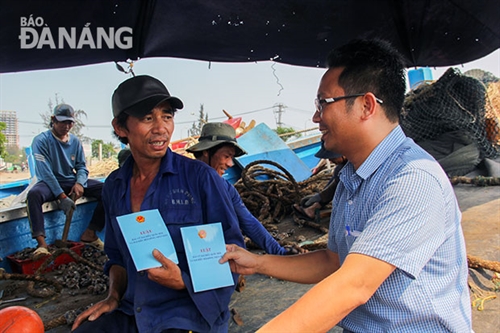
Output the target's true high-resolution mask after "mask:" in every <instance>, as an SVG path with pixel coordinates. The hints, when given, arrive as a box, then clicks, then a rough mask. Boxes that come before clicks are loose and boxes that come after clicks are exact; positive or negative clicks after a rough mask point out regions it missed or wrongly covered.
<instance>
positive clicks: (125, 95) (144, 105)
mask: <svg viewBox="0 0 500 333" xmlns="http://www.w3.org/2000/svg"><path fill="white" fill-rule="evenodd" d="M167 100H168V101H169V102H170V105H171V106H172V107H173V108H175V109H182V108H183V107H184V104H183V103H182V101H181V100H180V99H178V98H177V97H174V96H171V95H170V93H169V92H168V89H167V87H165V85H164V84H163V83H161V82H160V80H158V79H155V78H154V77H151V76H149V75H139V76H134V77H132V78H130V79H128V80H126V81H123V82H122V83H121V84H120V85H119V86H118V88H116V90H115V91H114V93H113V97H112V101H111V103H112V108H113V116H114V117H117V116H118V115H119V114H120V113H122V112H125V113H127V114H129V115H131V116H134V117H142V116H144V115H145V114H148V113H149V112H151V110H153V109H154V107H155V106H157V105H158V104H160V103H161V102H163V101H167Z"/></svg>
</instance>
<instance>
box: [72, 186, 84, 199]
mask: <svg viewBox="0 0 500 333" xmlns="http://www.w3.org/2000/svg"><path fill="white" fill-rule="evenodd" d="M83 191H84V188H83V186H82V184H80V183H76V184H75V185H73V187H72V188H71V191H69V195H70V196H71V195H74V196H75V201H76V200H78V199H80V198H81V197H82V196H83Z"/></svg>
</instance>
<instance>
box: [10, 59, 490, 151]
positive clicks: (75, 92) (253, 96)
mask: <svg viewBox="0 0 500 333" xmlns="http://www.w3.org/2000/svg"><path fill="white" fill-rule="evenodd" d="M120 64H121V65H122V66H126V65H127V64H126V63H120ZM453 67H457V68H458V69H460V71H461V72H465V71H467V70H470V69H482V70H485V71H489V72H491V73H492V74H494V75H495V76H497V77H500V50H496V51H495V52H493V53H491V54H490V55H488V56H486V57H484V58H482V59H479V60H476V61H473V62H471V63H467V64H462V65H456V66H453ZM448 68H449V67H441V68H431V70H432V75H433V77H432V79H434V80H437V79H439V77H440V76H441V75H442V74H443V73H444V72H445V71H446V70H447V69H448ZM133 71H134V73H135V74H136V75H142V74H146V75H151V76H154V77H156V78H158V79H159V80H161V81H162V82H163V83H164V84H165V85H166V86H167V88H168V90H169V91H170V94H171V95H173V96H176V97H178V98H180V99H181V100H182V101H183V102H184V109H182V110H180V111H179V112H177V114H176V116H175V123H176V125H175V131H174V134H173V137H172V140H178V139H181V138H185V137H187V136H188V129H190V128H191V126H192V124H193V122H196V121H197V119H198V116H199V110H200V106H201V105H203V107H204V111H205V113H207V114H208V116H209V121H223V120H225V119H227V117H226V116H225V115H224V113H223V111H222V110H226V111H227V112H228V113H229V114H231V115H232V116H234V117H237V116H239V117H242V120H243V121H244V122H246V123H247V124H248V123H249V122H250V121H251V120H255V121H256V122H257V123H261V122H264V123H266V124H267V125H268V126H269V127H271V128H276V126H277V122H278V120H279V114H278V113H277V111H278V107H277V105H278V104H282V105H284V106H285V107H286V108H284V112H283V113H281V123H282V126H284V127H293V128H294V129H296V130H303V129H306V128H307V129H309V128H314V127H316V125H315V124H314V123H313V122H312V121H311V118H312V115H313V112H314V103H313V100H314V98H315V96H316V90H317V88H318V84H319V80H320V78H321V76H322V75H323V73H324V72H325V69H324V68H308V67H299V66H291V65H284V64H279V63H274V62H271V61H266V62H258V63H238V64H236V63H213V62H212V63H209V62H205V61H194V60H184V59H174V58H149V59H140V60H138V61H136V62H135V63H134V66H133ZM129 77H130V74H124V73H122V72H120V71H118V70H117V69H116V66H115V64H114V63H112V62H110V63H103V64H97V65H90V66H79V67H72V68H65V69H55V70H40V71H29V72H19V73H7V74H0V110H5V111H16V112H17V118H18V126H19V135H20V138H19V139H20V146H21V147H26V146H29V145H30V144H31V141H32V139H33V137H34V136H35V135H36V134H38V133H40V132H42V131H44V130H45V128H44V127H43V122H42V118H41V116H40V114H44V113H47V112H48V110H49V107H48V103H49V100H51V101H52V102H55V99H56V96H57V97H58V98H59V100H60V101H61V100H63V101H64V102H65V103H68V104H70V105H72V106H73V107H74V108H75V109H80V110H83V111H85V113H86V114H87V118H85V117H83V118H82V120H83V122H84V123H85V125H86V127H85V129H84V130H83V133H84V134H85V135H86V136H88V137H90V138H92V139H101V140H103V141H104V142H106V143H108V142H111V143H113V144H115V145H116V146H118V145H119V143H118V141H117V140H116V139H114V137H113V136H112V130H111V125H110V124H111V119H112V112H111V96H112V94H113V91H114V90H115V89H116V87H117V86H118V85H119V84H120V83H121V82H122V81H124V80H126V79H127V78H129Z"/></svg>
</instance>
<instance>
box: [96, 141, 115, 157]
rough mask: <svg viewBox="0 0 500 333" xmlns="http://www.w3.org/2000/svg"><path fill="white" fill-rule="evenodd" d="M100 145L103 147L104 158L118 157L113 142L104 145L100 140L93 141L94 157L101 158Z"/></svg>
mask: <svg viewBox="0 0 500 333" xmlns="http://www.w3.org/2000/svg"><path fill="white" fill-rule="evenodd" d="M99 145H101V146H102V157H103V158H111V157H112V156H115V155H116V151H115V146H114V145H113V144H112V143H111V142H109V143H104V141H102V140H100V139H99V140H94V141H92V157H95V158H99Z"/></svg>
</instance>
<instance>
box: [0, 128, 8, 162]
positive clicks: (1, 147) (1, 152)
mask: <svg viewBox="0 0 500 333" xmlns="http://www.w3.org/2000/svg"><path fill="white" fill-rule="evenodd" d="M6 128H7V124H6V123H4V122H1V121H0V157H1V158H4V157H5V155H7V150H6V144H7V138H6V137H5V134H3V131H5V129H6Z"/></svg>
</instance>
